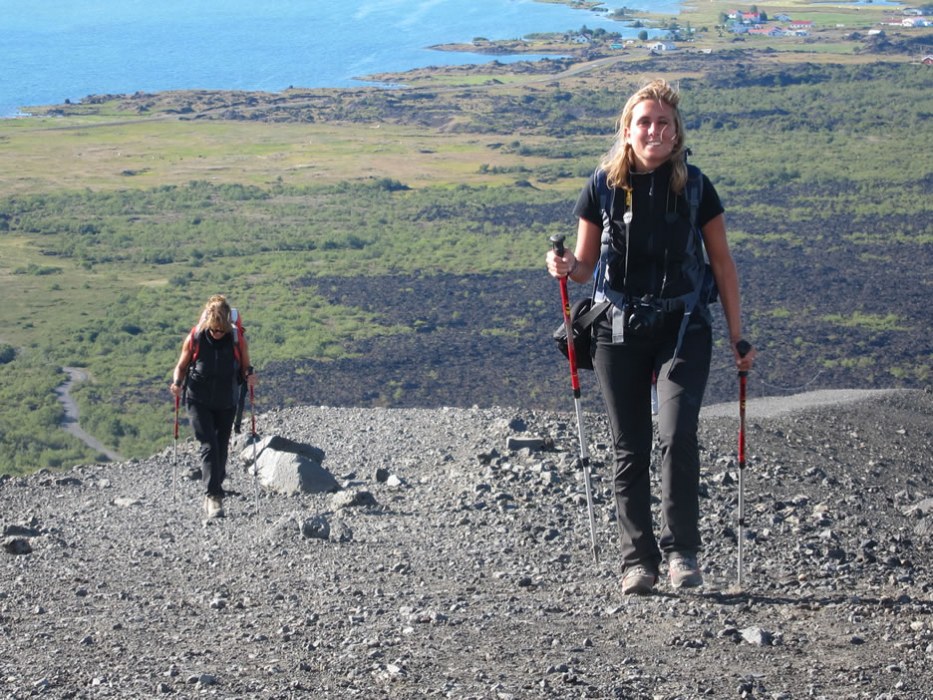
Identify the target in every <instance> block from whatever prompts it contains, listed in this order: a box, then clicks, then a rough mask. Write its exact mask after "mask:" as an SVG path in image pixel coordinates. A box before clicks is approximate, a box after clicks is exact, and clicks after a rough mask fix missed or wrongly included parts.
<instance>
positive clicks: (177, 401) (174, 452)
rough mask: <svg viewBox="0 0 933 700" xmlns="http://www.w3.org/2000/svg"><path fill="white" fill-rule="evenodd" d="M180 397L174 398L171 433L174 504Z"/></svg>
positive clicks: (173, 500)
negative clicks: (173, 425) (173, 418)
mask: <svg viewBox="0 0 933 700" xmlns="http://www.w3.org/2000/svg"><path fill="white" fill-rule="evenodd" d="M180 403H181V397H180V396H175V429H174V430H173V432H172V436H173V437H172V502H173V503H174V502H175V492H176V491H177V483H178V405H179V404H180Z"/></svg>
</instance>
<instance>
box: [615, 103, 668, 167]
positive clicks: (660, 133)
mask: <svg viewBox="0 0 933 700" xmlns="http://www.w3.org/2000/svg"><path fill="white" fill-rule="evenodd" d="M623 137H624V139H625V143H627V144H629V145H630V146H631V147H632V150H633V151H634V153H635V162H636V164H637V165H638V169H639V170H654V169H655V168H657V167H658V166H659V165H663V164H664V162H665V161H667V159H668V158H670V156H671V152H672V151H673V150H674V147H675V146H676V145H677V126H676V122H675V119H674V109H673V108H672V107H671V106H670V105H668V104H667V103H666V102H659V101H657V100H642V101H641V102H639V103H638V104H637V105H635V108H634V109H633V110H632V120H631V122H630V123H629V125H628V126H627V127H626V128H625V131H624V132H623Z"/></svg>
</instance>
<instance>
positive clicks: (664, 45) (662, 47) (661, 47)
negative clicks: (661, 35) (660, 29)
mask: <svg viewBox="0 0 933 700" xmlns="http://www.w3.org/2000/svg"><path fill="white" fill-rule="evenodd" d="M676 49H677V47H676V46H675V45H674V44H672V43H671V42H669V41H656V42H654V43H653V44H649V45H648V50H649V51H657V52H659V53H661V52H663V51H674V50H676Z"/></svg>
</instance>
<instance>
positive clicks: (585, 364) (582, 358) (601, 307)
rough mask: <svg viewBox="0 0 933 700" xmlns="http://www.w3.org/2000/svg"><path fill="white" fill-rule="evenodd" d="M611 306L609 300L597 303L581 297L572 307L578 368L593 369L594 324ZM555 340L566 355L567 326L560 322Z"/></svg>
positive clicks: (575, 354) (571, 319)
mask: <svg viewBox="0 0 933 700" xmlns="http://www.w3.org/2000/svg"><path fill="white" fill-rule="evenodd" d="M608 308H609V302H608V301H603V302H600V303H598V304H596V305H594V304H593V300H592V299H590V298H589V297H587V298H585V299H580V301H578V302H577V303H575V304H574V305H573V306H572V307H570V327H571V329H572V330H573V350H574V357H575V358H576V360H577V369H593V357H592V355H591V354H590V345H591V342H592V338H593V324H594V323H596V321H597V320H598V319H599V317H600V316H602V315H603V313H605V311H606V309H608ZM553 337H554V342H555V343H557V349H558V350H560V351H561V352H562V353H563V355H564V357H569V355H568V353H567V326H566V324H563V323H562V324H560V326H559V327H558V328H557V330H555V331H554V336H553Z"/></svg>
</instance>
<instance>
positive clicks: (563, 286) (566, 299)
mask: <svg viewBox="0 0 933 700" xmlns="http://www.w3.org/2000/svg"><path fill="white" fill-rule="evenodd" d="M550 241H551V244H552V245H553V246H554V252H555V253H556V254H557V256H558V257H563V255H564V235H563V234H555V235H553V236H551V238H550ZM560 300H561V303H562V304H563V309H564V328H565V330H566V332H567V359H568V360H569V362H570V386H571V387H572V388H573V404H574V408H575V409H576V412H577V439H578V441H579V443H580V456H579V458H578V459H577V464H578V466H579V467H580V468H582V469H583V484H584V486H585V488H586V510H587V512H588V514H589V519H590V542H591V544H592V547H593V559H594V561H596V562H597V563H599V550H598V548H597V547H596V520H595V518H594V517H593V487H592V484H591V483H590V455H589V452H588V451H587V448H586V437H585V436H584V434H583V406H582V405H581V403H580V377H579V375H578V374H577V353H576V351H575V349H574V347H573V323H572V322H571V320H570V296H569V295H568V294H567V277H566V276H564V277H561V278H560Z"/></svg>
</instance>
